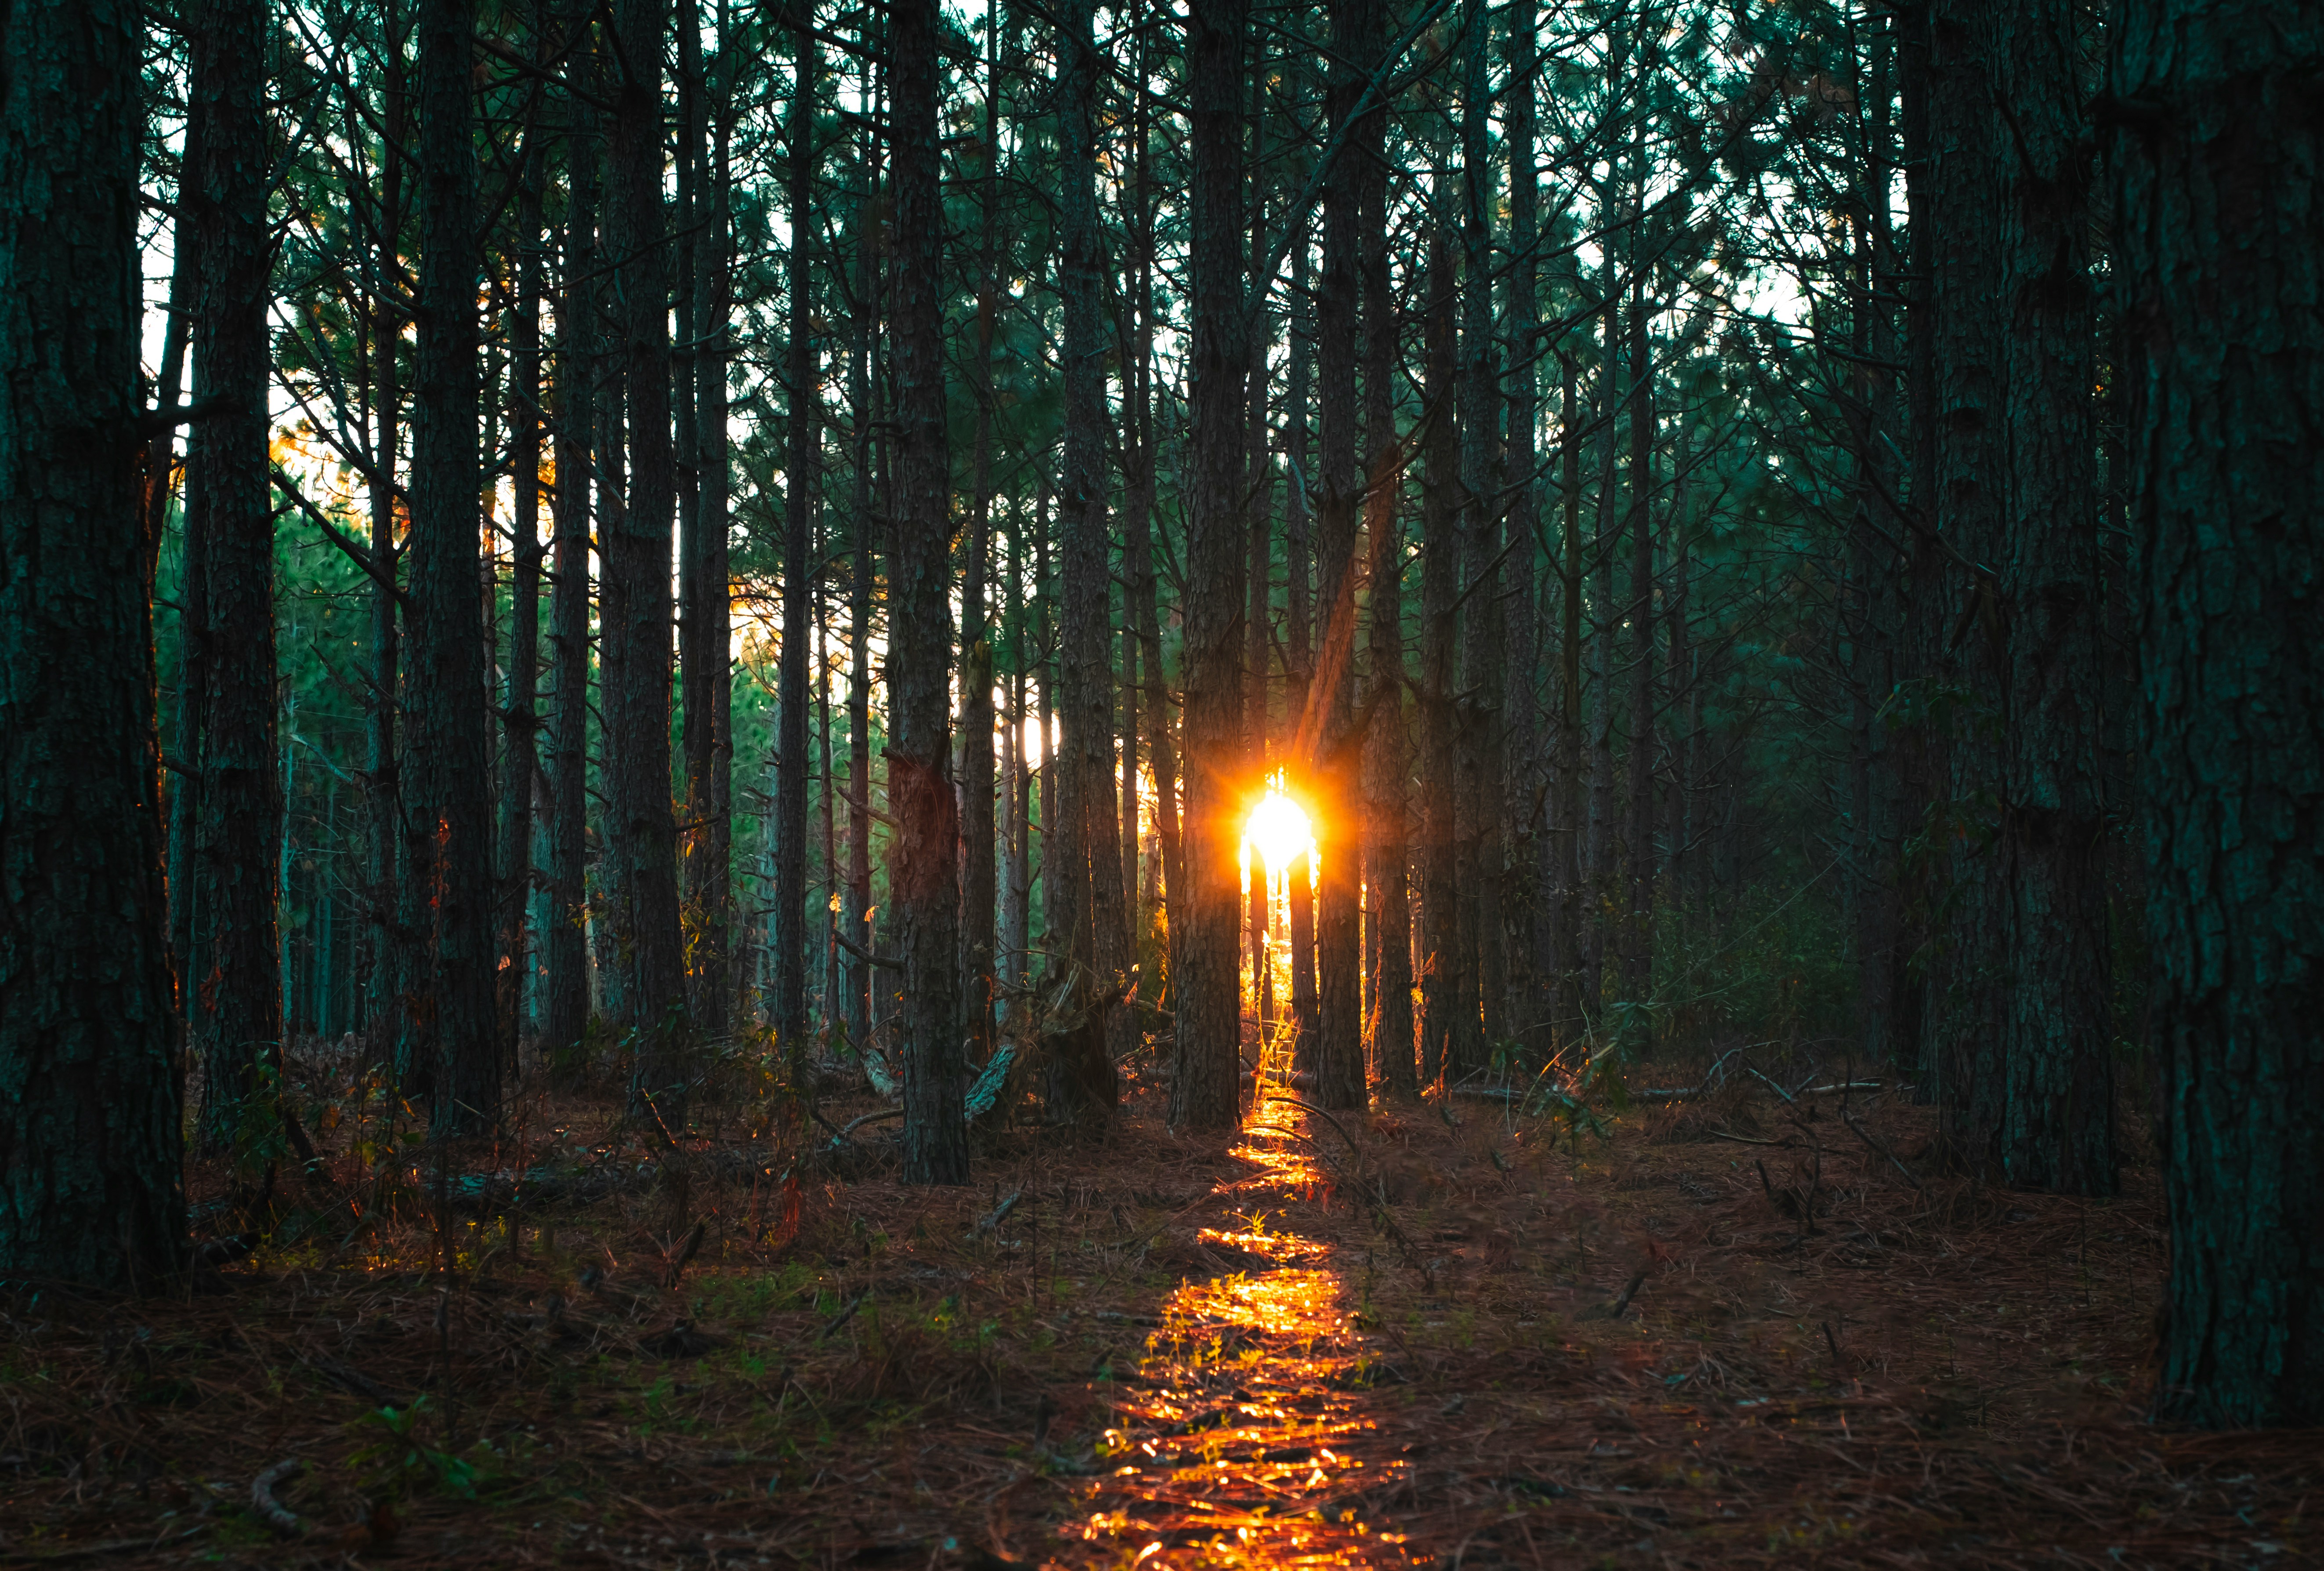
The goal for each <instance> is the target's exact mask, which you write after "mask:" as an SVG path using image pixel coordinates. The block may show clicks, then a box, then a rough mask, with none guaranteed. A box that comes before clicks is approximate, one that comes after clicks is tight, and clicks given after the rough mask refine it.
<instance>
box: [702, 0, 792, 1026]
mask: <svg viewBox="0 0 2324 1571" xmlns="http://www.w3.org/2000/svg"><path fill="white" fill-rule="evenodd" d="M680 16H681V17H682V19H683V25H681V26H680V27H679V29H678V54H679V59H680V61H681V62H682V69H683V71H684V74H685V78H686V91H685V94H684V97H685V100H686V105H687V117H686V134H685V138H684V144H685V146H686V148H687V154H688V156H687V162H688V163H690V164H691V165H692V166H693V170H694V178H693V180H691V181H690V182H689V184H690V186H691V190H690V191H689V193H688V195H689V197H690V201H689V203H688V204H687V205H688V207H689V208H690V210H691V213H692V226H693V227H694V229H695V231H696V233H695V234H694V235H693V236H692V237H691V241H690V244H689V245H688V246H687V248H686V249H687V252H689V253H690V254H691V257H692V264H691V268H690V272H689V274H688V276H687V278H686V279H685V280H684V281H683V282H686V283H687V284H688V285H690V290H689V292H690V294H691V297H692V299H691V305H692V310H690V311H689V312H687V316H688V317H689V318H690V319H691V321H692V324H693V328H692V331H691V333H690V334H688V335H687V337H688V339H689V341H690V342H691V343H692V345H693V348H692V349H691V350H690V351H689V352H688V353H687V354H685V355H683V356H679V357H678V363H679V365H680V366H681V367H682V368H683V370H684V371H685V372H689V373H690V374H687V375H684V376H683V377H682V380H681V383H680V390H681V393H682V396H681V397H680V398H679V400H678V403H679V415H678V419H679V429H680V430H681V432H682V433H683V434H684V435H685V436H686V438H687V448H688V457H689V458H690V463H689V464H688V465H687V469H688V470H689V471H690V476H691V484H690V485H682V486H681V488H680V494H681V496H682V498H683V499H684V501H685V504H686V505H685V506H684V508H683V509H682V511H681V516H680V528H681V530H682V531H683V534H684V537H685V538H684V539H682V540H681V541H680V544H679V553H678V554H679V560H680V564H681V579H682V582H681V587H680V593H681V595H682V596H683V598H684V607H683V612H682V615H680V617H679V621H678V627H679V638H680V640H681V641H682V642H683V644H684V648H683V649H682V650H681V652H680V656H681V658H680V660H679V669H680V672H681V680H682V681H683V682H684V684H685V689H684V712H685V716H684V734H683V737H682V740H683V742H684V745H685V751H686V801H687V809H686V817H687V835H686V840H685V846H684V855H685V864H686V889H685V901H686V903H685V909H686V912H687V939H688V944H687V960H688V962H689V966H688V968H689V971H690V973H691V977H690V980H691V983H692V985H691V987H690V988H689V990H688V998H689V1001H690V1004H691V1007H692V1010H693V1024H694V1029H695V1031H696V1033H697V1034H698V1035H699V1036H701V1037H702V1038H703V1039H704V1040H710V1041H715V1040H722V1039H723V1038H724V1037H725V1035H726V1032H727V1021H728V1016H729V1011H730V1010H731V1008H732V1006H733V989H734V984H733V975H732V969H731V966H732V962H731V961H730V959H729V956H730V954H731V953H732V951H733V947H734V934H733V925H734V913H733V904H734V902H733V865H732V864H733V842H734V823H733V796H734V792H733V779H734V737H733V679H732V678H731V677H730V675H729V674H728V672H729V666H730V662H731V661H732V658H733V656H732V653H731V643H732V638H733V633H732V623H733V605H732V588H731V578H730V575H729V569H728V562H727V545H726V531H727V523H728V521H727V516H726V510H727V485H728V482H727V432H726V333H727V316H728V310H729V306H730V303H731V302H730V298H729V297H730V295H731V292H732V285H731V282H730V264H729V257H728V251H729V246H730V236H729V229H730V226H731V223H732V217H733V215H732V210H731V199H730V197H729V194H728V189H729V185H730V171H729V168H728V164H729V156H730V136H731V131H730V123H731V120H732V115H731V112H730V111H729V109H728V108H727V106H725V105H724V103H723V102H720V101H719V100H720V97H721V95H720V93H719V91H718V88H719V84H718V83H717V82H716V81H715V80H714V77H715V76H719V75H723V76H724V77H725V78H726V79H729V80H731V79H732V77H733V69H732V67H731V66H730V65H729V64H728V62H727V60H726V51H728V50H730V49H732V48H733V47H734V45H733V41H732V40H731V39H730V38H729V37H728V36H727V30H726V25H725V21H724V9H723V6H722V8H721V14H720V17H719V22H718V38H719V47H720V60H719V61H718V63H717V66H716V67H715V70H714V69H713V68H710V67H706V66H705V64H704V61H703V59H702V42H701V32H702V30H701V28H700V26H699V25H698V23H697V22H696V7H695V5H694V0H687V4H686V6H685V8H684V10H683V11H681V13H680ZM714 116H715V122H714V118H713V117H714ZM794 134H796V132H795V133H794ZM794 180H795V181H796V177H794ZM794 282H796V281H794ZM793 374H794V377H795V378H796V376H797V367H796V366H794V367H793ZM791 385H792V386H793V388H795V389H796V388H799V387H802V386H808V384H807V382H805V381H804V380H796V379H795V380H794V381H793V382H792V384H791ZM795 396H796V394H795ZM806 397H807V400H808V402H809V403H810V404H812V402H813V398H814V394H813V390H812V388H811V387H809V391H808V393H807V394H806ZM793 440H794V441H796V440H797V438H796V436H794V438H793ZM812 457H813V455H812V454H810V455H809V458H810V462H809V464H808V465H807V467H805V468H804V469H801V468H798V467H797V465H798V459H797V455H796V452H795V453H794V455H793V458H792V465H793V468H792V472H793V473H802V474H806V475H808V476H813V475H814V473H815V467H814V465H813V463H812ZM787 625H788V624H787Z"/></svg>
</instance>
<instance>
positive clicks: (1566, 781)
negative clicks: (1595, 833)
mask: <svg viewBox="0 0 2324 1571" xmlns="http://www.w3.org/2000/svg"><path fill="white" fill-rule="evenodd" d="M1557 410H1558V416H1557V418H1558V424H1559V425H1560V426H1561V427H1563V430H1561V431H1560V432H1559V440H1560V443H1561V444H1562V445H1563V448H1564V452H1563V460H1564V471H1565V473H1564V480H1565V528H1564V559H1563V563H1562V565H1561V566H1560V568H1559V569H1558V588H1559V591H1560V598H1561V606H1560V610H1559V614H1558V619H1557V620H1558V637H1559V649H1558V661H1557V666H1558V709H1557V759H1556V771H1555V782H1554V785H1553V786H1552V787H1551V790H1552V793H1553V795H1554V798H1555V799H1556V801H1557V824H1556V827H1555V828H1554V830H1553V832H1552V833H1553V838H1554V842H1555V844H1554V846H1553V847H1552V849H1551V856H1552V859H1553V865H1554V868H1555V870H1556V911H1555V916H1554V921H1555V923H1556V928H1557V936H1556V939H1555V953H1556V957H1557V958H1556V970H1557V1011H1556V1014H1555V1017H1554V1018H1555V1021H1556V1030H1555V1032H1554V1047H1555V1049H1556V1050H1557V1051H1558V1052H1559V1053H1561V1054H1563V1052H1564V1051H1565V1050H1566V1049H1567V1048H1568V1047H1569V1046H1571V1045H1572V1043H1573V1042H1574V1041H1575V1040H1576V1039H1577V1037H1578V1035H1579V1034H1580V1032H1581V1031H1582V1030H1583V1029H1584V1026H1583V1022H1582V1003H1583V997H1584V995H1583V993H1582V945H1583V939H1582V928H1583V924H1584V923H1585V922H1586V921H1588V919H1589V913H1588V911H1587V910H1586V909H1585V907H1584V903H1583V902H1584V900H1585V898H1586V891H1587V886H1586V885H1585V884H1584V883H1583V882H1582V870H1583V863H1582V834H1583V828H1584V822H1585V814H1586V811H1587V809H1586V807H1585V805H1584V799H1583V794H1582V420H1581V418H1580V417H1581V415H1582V390H1581V387H1580V385H1579V379H1578V378H1577V377H1576V376H1575V374H1574V367H1573V362H1572V360H1571V359H1567V360H1565V361H1564V364H1563V377H1562V379H1561V381H1560V384H1559V393H1558V401H1557ZM1589 1002H1590V1003H1591V1007H1593V1008H1594V1007H1595V1006H1596V1003H1597V1001H1596V1000H1595V999H1591V1000H1590V1001H1589Z"/></svg>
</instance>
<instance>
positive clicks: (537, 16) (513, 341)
mask: <svg viewBox="0 0 2324 1571" xmlns="http://www.w3.org/2000/svg"><path fill="white" fill-rule="evenodd" d="M547 9H548V7H547V5H546V0H533V5H532V6H531V8H530V13H529V17H530V20H529V22H528V29H529V31H530V34H531V40H532V46H533V53H534V56H535V58H536V59H539V58H540V57H543V56H545V55H546V54H547V53H548V52H549V40H548V37H547V34H548V29H547V27H546V26H545V25H544V23H545V14H546V12H547ZM547 131H548V127H547V125H545V124H544V122H543V118H542V116H540V114H539V111H538V109H535V110H534V111H532V112H530V113H529V114H528V116H527V119H526V124H525V127H524V133H523V134H524V144H523V147H522V148H521V152H520V156H521V158H522V159H523V170H522V172H521V175H520V176H519V179H518V188H517V216H516V228H517V235H516V244H517V276H516V300H515V308H516V309H515V311H514V314H513V316H512V319H511V321H510V323H509V344H510V356H509V398H508V402H509V419H510V420H512V421H513V422H515V423H514V429H513V430H512V431H511V433H510V444H509V446H510V458H511V463H512V467H514V468H515V471H516V473H515V476H513V479H514V485H513V487H512V489H513V490H514V492H515V503H516V507H515V511H514V513H512V516H511V517H510V520H509V528H510V534H511V537H512V539H511V546H510V554H509V642H508V659H507V661H506V662H505V664H504V666H503V684H504V688H503V698H502V709H501V772H500V788H501V797H500V822H499V824H498V826H497V827H496V829H495V832H494V840H495V842H496V843H497V845H498V847H499V850H500V857H501V861H500V867H499V869H498V872H499V878H500V890H499V895H500V912H499V917H500V921H499V938H498V944H497V947H498V950H499V957H498V958H497V959H496V960H495V961H494V965H495V966H497V967H498V997H497V999H496V1000H495V1003H496V1004H497V1006H498V1008H499V1010H500V1017H501V1023H500V1040H503V1041H504V1042H509V1043H514V1042H515V1041H516V1040H517V1039H518V1036H519V1034H520V1030H521V1025H522V1021H523V1009H524V994H525V980H526V977H527V976H528V975H530V973H531V970H532V956H531V954H530V948H531V945H530V941H529V939H528V935H527V929H528V928H529V927H530V918H531V915H532V852H533V845H532V800H533V785H534V780H535V777H536V776H537V775H538V773H539V767H540V756H539V735H538V729H539V713H538V710H537V705H538V703H539V684H540V564H541V556H542V547H541V543H540V500H541V494H540V457H541V420H540V411H541V397H540V395H541V385H540V369H541V366H540V290H541V252H542V250H543V248H544V246H545V244H546V237H545V236H544V234H543V231H542V227H541V199H542V195H543V193H544V191H545V189H546V188H547V185H548V171H549V157H548V153H547V152H546V150H545V149H543V148H542V146H541V145H540V143H541V142H542V140H543V138H544V137H545V136H546V134H547Z"/></svg>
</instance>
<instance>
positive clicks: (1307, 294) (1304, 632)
mask: <svg viewBox="0 0 2324 1571" xmlns="http://www.w3.org/2000/svg"><path fill="white" fill-rule="evenodd" d="M1303 85H1304V84H1303ZM1313 249H1314V247H1313V246H1312V245H1310V243H1309V241H1308V237H1307V236H1305V234H1302V235H1300V236H1298V237H1297V238H1296V240H1294V241H1293V242H1292V248H1291V256H1292V270H1291V285H1292V287H1291V298H1292V301H1293V305H1292V317H1291V325H1290V336H1291V354H1290V363H1289V365H1288V366H1287V368H1286V369H1287V372H1288V374H1287V376H1286V387H1285V395H1284V408H1283V439H1284V467H1286V469H1287V470H1288V471H1289V472H1290V476H1291V488H1290V494H1289V495H1288V496H1287V497H1286V499H1285V511H1284V531H1283V534H1284V541H1283V565H1284V597H1283V602H1284V603H1283V610H1284V653H1285V656H1286V670H1285V672H1284V679H1285V687H1286V704H1285V708H1286V712H1287V713H1288V714H1289V715H1290V716H1291V724H1292V725H1293V726H1294V727H1296V726H1297V725H1299V724H1300V717H1301V716H1305V714H1306V713H1307V706H1308V705H1309V704H1310V703H1312V702H1314V674H1315V673H1314V658H1315V657H1314V647H1313V646H1314V617H1315V609H1314V581H1315V567H1314V560H1315V550H1314V522H1313V513H1312V510H1311V508H1310V506H1309V501H1310V498H1311V496H1312V494H1313V493H1312V490H1311V487H1312V486H1313V485H1314V470H1313V468H1312V467H1311V465H1310V461H1309V454H1308V449H1307V429H1308V419H1309V408H1308V406H1309V404H1310V403H1311V402H1313V399H1312V396H1311V395H1312V393H1313V390H1314V344H1315V332H1314V316H1313V314H1312V303H1311V302H1312V300H1313V299H1314V290H1313V287H1312V284H1311V281H1310V279H1309V276H1308V257H1309V255H1310V254H1311V252H1312V251H1313ZM1305 786H1306V782H1305V781H1304V780H1303V781H1298V782H1296V784H1295V786H1294V788H1293V789H1294V790H1305ZM1369 821H1370V819H1369V815H1368V816H1367V818H1366V822H1367V823H1369ZM1284 895H1285V899H1284V903H1285V905H1286V907H1287V908H1288V910H1287V917H1288V925H1289V927H1290V929H1291V932H1290V939H1291V1027H1292V1061H1293V1062H1294V1063H1296V1064H1299V1065H1303V1066H1311V1067H1312V1066H1313V1064H1314V1058H1315V1016H1316V1010H1317V998H1316V988H1315V890H1314V864H1312V863H1311V862H1310V861H1309V859H1308V857H1307V855H1306V853H1305V852H1304V851H1303V852H1301V853H1300V854H1299V855H1297V856H1296V857H1294V858H1293V859H1292V862H1291V865H1290V866H1289V868H1288V869H1286V873H1285V875H1284ZM1375 931H1376V925H1375V927H1374V928H1368V929H1366V932H1365V938H1366V942H1367V946H1368V947H1367V949H1366V952H1365V966H1366V969H1367V973H1368V974H1369V970H1370V967H1371V965H1372V961H1371V955H1370V950H1369V942H1370V940H1371V938H1372V937H1373V936H1374V933H1375Z"/></svg>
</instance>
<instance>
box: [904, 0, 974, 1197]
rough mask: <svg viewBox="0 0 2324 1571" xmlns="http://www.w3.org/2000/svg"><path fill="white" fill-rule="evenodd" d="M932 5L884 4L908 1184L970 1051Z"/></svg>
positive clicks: (962, 1149)
mask: <svg viewBox="0 0 2324 1571" xmlns="http://www.w3.org/2000/svg"><path fill="white" fill-rule="evenodd" d="M938 20H939V19H938V16H937V9H936V0H897V3H896V4H895V5H893V6H892V7H891V8H890V28H891V32H890V38H891V40H892V46H893V54H892V56H891V57H890V58H891V60H892V62H893V63H892V67H891V69H892V70H893V72H894V76H893V82H894V95H895V97H894V105H893V107H892V109H891V110H890V116H891V125H892V126H893V128H894V129H893V136H894V149H895V160H896V173H895V180H896V233H895V248H896V249H895V257H896V274H895V328H894V331H893V333H892V335H891V341H892V344H893V350H894V356H895V381H896V422H897V430H898V435H897V441H896V486H895V497H894V501H893V512H892V513H891V517H892V519H893V522H892V524H891V526H890V540H891V541H892V545H891V547H890V554H889V566H888V593H889V606H890V615H889V622H888V688H889V700H888V715H889V718H888V725H889V738H888V753H889V765H888V800H889V803H890V808H891V809H892V810H893V811H894V813H895V815H896V826H897V827H896V837H895V839H894V841H893V842H892V843H891V845H890V851H889V858H888V886H889V899H890V901H891V902H892V903H893V905H894V907H895V918H896V922H895V930H896V935H897V940H898V947H899V951H900V958H901V959H902V961H903V966H904V972H903V1000H902V1014H901V1018H900V1019H899V1022H898V1023H899V1028H900V1030H901V1034H902V1037H903V1040H904V1179H905V1181H906V1182H907V1183H913V1184H962V1183H966V1182H967V1181H968V1133H967V1128H966V1125H965V1124H964V1122H963V1120H962V1114H961V1097H962V1095H963V1094H964V1093H965V1092H966V1090H967V1089H968V1086H967V1075H966V1065H965V1062H964V1059H963V1057H962V1053H961V1016H962V1009H961V996H960V941H959V932H960V929H959V922H960V906H959V901H960V888H959V878H958V857H959V854H960V816H959V811H958V809H957V807H956V805H955V803H954V797H953V787H952V780H951V778H950V777H951V774H952V769H951V762H952V761H951V752H952V748H951V735H950V732H951V724H950V715H949V712H948V710H949V702H948V694H947V691H946V689H947V688H949V686H950V680H949V679H950V676H951V671H952V606H951V603H950V602H951V596H950V590H951V578H952V551H951V540H952V524H951V491H952V484H951V481H952V476H951V457H950V453H949V450H948V447H947V444H946V440H945V363H944V297H943V294H942V292H941V291H940V288H939V281H938V276H937V275H938V271H939V268H940V266H941V263H942V252H943V245H942V242H943V235H944V213H943V208H942V202H941V197H940V192H939V189H938V180H939V176H940V174H941V172H942V170H941V157H942V155H941V152H939V150H938V147H937V143H936V136H937V122H936V98H937V92H938V84H939V70H938V67H937V64H936V27H937V24H938Z"/></svg>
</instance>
